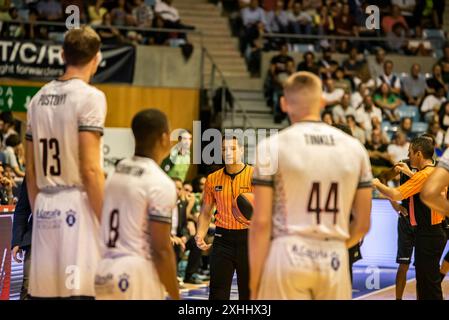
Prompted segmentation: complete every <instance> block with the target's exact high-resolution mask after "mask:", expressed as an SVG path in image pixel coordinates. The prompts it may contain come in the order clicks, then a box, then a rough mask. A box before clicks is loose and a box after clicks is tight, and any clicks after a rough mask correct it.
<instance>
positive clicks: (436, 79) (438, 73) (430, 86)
mask: <svg viewBox="0 0 449 320" xmlns="http://www.w3.org/2000/svg"><path fill="white" fill-rule="evenodd" d="M439 88H443V89H444V91H445V92H447V91H448V89H449V86H448V85H447V84H446V83H445V82H444V79H443V69H442V68H441V65H440V64H438V63H437V64H435V65H434V66H433V68H432V77H430V78H429V79H427V92H428V93H435V92H436V91H437V90H438V89H439Z"/></svg>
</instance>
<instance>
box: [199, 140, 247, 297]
mask: <svg viewBox="0 0 449 320" xmlns="http://www.w3.org/2000/svg"><path fill="white" fill-rule="evenodd" d="M222 156H223V159H224V161H225V167H224V168H222V169H220V170H217V171H215V172H214V173H211V174H210V175H209V176H208V177H207V180H206V185H205V187H204V196H203V206H202V208H201V213H200V216H199V219H198V232H197V235H196V237H195V240H196V242H197V246H198V247H199V248H200V249H202V250H207V249H208V248H209V247H210V246H211V245H210V244H209V245H208V244H206V243H205V241H204V237H205V236H206V233H207V230H208V228H209V224H210V222H211V218H212V210H213V209H214V207H216V213H215V225H216V230H215V237H214V242H213V246H212V253H211V256H210V290H209V299H210V300H229V299H230V293H231V285H232V277H233V275H234V271H236V272H237V283H238V291H239V299H240V300H249V263H248V226H249V225H248V223H245V221H242V219H239V218H238V217H235V216H234V214H233V206H235V199H236V197H237V196H238V195H239V194H241V193H247V192H253V186H252V175H253V167H251V166H249V165H247V164H244V163H243V162H242V159H243V146H242V145H241V144H240V142H239V140H238V139H237V138H236V137H227V136H225V137H224V138H223V140H222ZM234 209H235V208H234Z"/></svg>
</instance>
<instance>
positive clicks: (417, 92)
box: [402, 63, 427, 107]
mask: <svg viewBox="0 0 449 320" xmlns="http://www.w3.org/2000/svg"><path fill="white" fill-rule="evenodd" d="M426 89H427V83H426V78H425V77H424V75H423V74H421V66H420V65H419V64H418V63H414V64H413V65H412V67H411V68H410V74H409V75H408V76H406V77H405V78H403V79H402V92H403V96H404V100H405V102H406V103H407V104H408V105H410V106H416V107H419V106H420V105H421V102H422V99H423V98H424V95H425V94H426Z"/></svg>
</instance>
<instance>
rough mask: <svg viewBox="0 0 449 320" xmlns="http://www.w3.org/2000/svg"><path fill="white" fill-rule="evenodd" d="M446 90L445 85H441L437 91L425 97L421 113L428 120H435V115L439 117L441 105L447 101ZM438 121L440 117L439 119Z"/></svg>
mask: <svg viewBox="0 0 449 320" xmlns="http://www.w3.org/2000/svg"><path fill="white" fill-rule="evenodd" d="M445 94H446V92H445V91H444V88H443V87H439V88H438V89H437V90H436V93H431V94H429V95H428V96H427V97H425V98H424V100H423V102H422V105H421V110H420V111H421V115H422V117H423V118H424V120H425V121H426V122H429V123H430V122H433V121H434V120H435V116H437V118H438V113H439V111H440V107H441V105H442V104H443V103H444V102H446V97H445ZM437 121H438V119H437Z"/></svg>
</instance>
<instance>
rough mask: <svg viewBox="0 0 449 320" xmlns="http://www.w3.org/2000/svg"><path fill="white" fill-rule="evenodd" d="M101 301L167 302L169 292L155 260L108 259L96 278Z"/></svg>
mask: <svg viewBox="0 0 449 320" xmlns="http://www.w3.org/2000/svg"><path fill="white" fill-rule="evenodd" d="M95 291H96V299H97V300H163V299H165V290H164V286H163V285H162V283H161V281H160V280H159V275H158V274H157V271H156V268H155V266H154V264H153V262H152V261H149V260H147V259H145V258H143V257H139V256H123V257H120V258H114V259H111V258H104V259H102V260H101V261H100V263H99V264H98V268H97V274H96V276H95Z"/></svg>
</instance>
